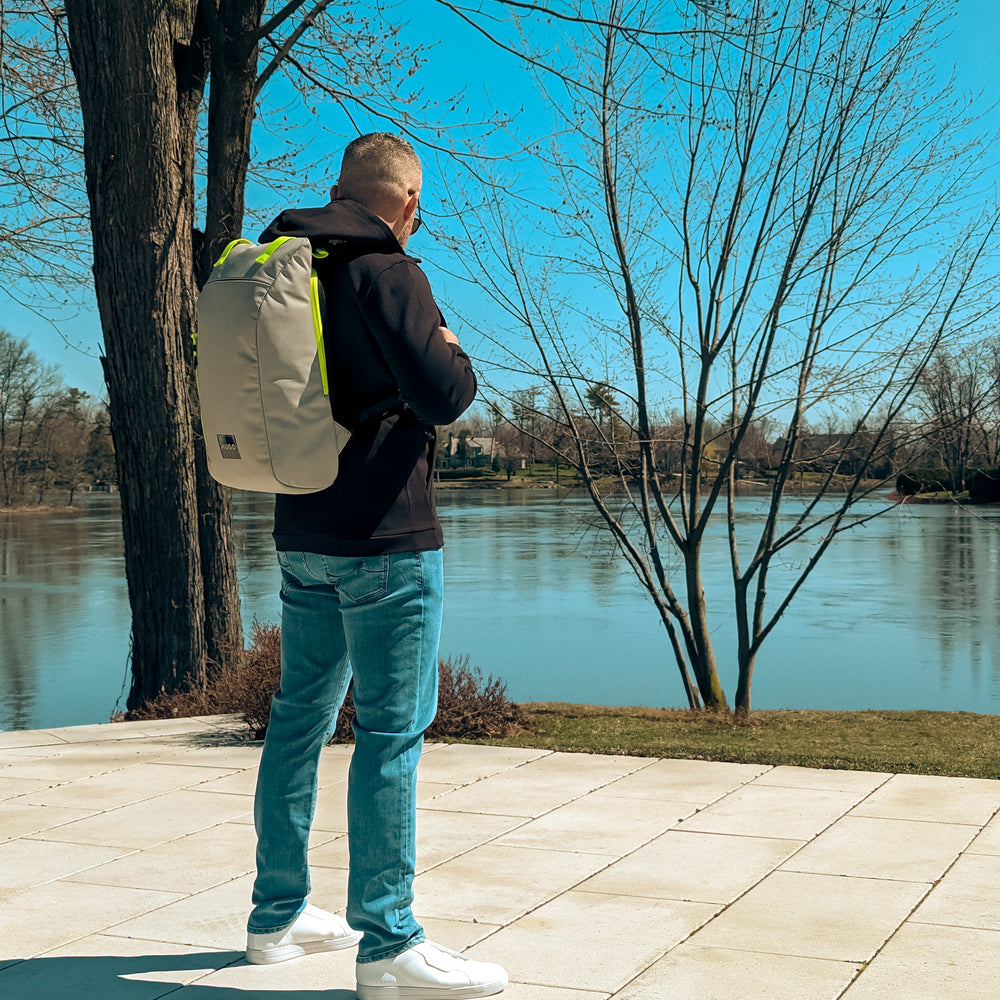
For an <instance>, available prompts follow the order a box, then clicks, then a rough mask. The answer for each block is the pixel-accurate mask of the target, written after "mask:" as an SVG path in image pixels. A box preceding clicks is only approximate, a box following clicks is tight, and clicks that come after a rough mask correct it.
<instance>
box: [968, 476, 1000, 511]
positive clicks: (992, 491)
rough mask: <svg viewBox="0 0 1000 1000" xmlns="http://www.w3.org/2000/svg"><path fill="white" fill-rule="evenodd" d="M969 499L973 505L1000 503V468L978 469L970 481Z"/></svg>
mask: <svg viewBox="0 0 1000 1000" xmlns="http://www.w3.org/2000/svg"><path fill="white" fill-rule="evenodd" d="M969 499H970V500H971V501H972V502H973V503H1000V468H997V469H990V470H987V469H977V470H976V472H975V474H974V475H973V476H972V478H971V479H970V480H969Z"/></svg>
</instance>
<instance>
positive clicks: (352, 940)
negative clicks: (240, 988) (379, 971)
mask: <svg viewBox="0 0 1000 1000" xmlns="http://www.w3.org/2000/svg"><path fill="white" fill-rule="evenodd" d="M361 938H362V935H361V934H360V933H358V934H352V935H350V936H349V937H339V938H327V939H326V940H324V941H306V942H304V943H303V944H285V945H282V946H281V947H280V948H248V949H247V952H246V958H247V961H248V962H249V963H250V964H251V965H276V964H277V963H278V962H288V961H290V960H291V959H293V958H301V957H302V956H303V955H313V954H315V953H316V952H320V951H344V949H346V948H354V947H355V946H356V945H358V944H360V943H361Z"/></svg>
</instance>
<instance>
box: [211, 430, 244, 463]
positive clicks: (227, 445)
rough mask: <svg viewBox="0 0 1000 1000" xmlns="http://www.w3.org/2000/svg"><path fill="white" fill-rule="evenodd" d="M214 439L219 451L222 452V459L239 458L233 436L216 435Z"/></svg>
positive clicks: (238, 450) (234, 436)
mask: <svg viewBox="0 0 1000 1000" xmlns="http://www.w3.org/2000/svg"><path fill="white" fill-rule="evenodd" d="M216 437H217V438H218V439H219V451H221V452H222V457H223V458H240V457H241V455H240V449H239V446H238V445H237V444H236V435H235V434H217V435H216Z"/></svg>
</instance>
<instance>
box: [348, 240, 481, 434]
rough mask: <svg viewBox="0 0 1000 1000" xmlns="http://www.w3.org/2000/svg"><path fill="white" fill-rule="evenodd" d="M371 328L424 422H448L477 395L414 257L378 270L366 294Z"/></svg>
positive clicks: (469, 367)
mask: <svg viewBox="0 0 1000 1000" xmlns="http://www.w3.org/2000/svg"><path fill="white" fill-rule="evenodd" d="M364 305H365V307H366V308H365V311H366V314H367V319H368V322H369V324H370V325H371V330H372V333H373V334H374V336H375V339H376V340H377V341H378V345H379V348H380V349H381V351H382V355H383V357H384V358H385V360H386V363H387V364H388V366H389V368H390V370H391V371H392V374H393V377H394V378H395V379H396V384H397V385H398V386H399V391H400V394H401V395H402V397H403V399H404V400H405V401H406V402H407V403H409V404H410V407H411V408H412V409H413V411H414V413H415V414H416V415H417V417H419V418H420V420H422V421H423V422H424V423H428V424H450V423H451V422H452V421H454V420H457V419H458V418H459V417H460V416H461V415H462V414H463V413H464V412H465V410H467V409H468V407H469V405H470V404H471V403H472V400H473V399H474V398H475V395H476V388H477V384H476V376H475V373H474V372H473V370H472V362H471V361H470V360H469V357H468V355H467V354H466V353H465V352H464V351H463V350H462V349H461V348H460V347H458V346H456V345H455V344H449V343H448V342H447V341H446V340H445V339H444V336H443V335H442V333H441V330H440V327H441V326H443V325H444V318H443V316H442V315H441V310H440V309H439V308H438V306H437V303H435V301H434V296H433V294H432V293H431V287H430V283H429V282H428V281H427V277H426V275H425V274H424V272H423V271H421V270H420V268H419V267H418V266H417V264H416V262H415V261H413V260H410V259H409V258H405V257H404V258H402V259H400V260H398V261H397V262H395V263H393V264H391V265H390V266H389V267H387V268H386V269H385V270H383V271H381V272H380V273H379V274H378V275H377V276H376V277H375V278H374V280H373V281H372V284H371V286H370V288H369V291H368V293H367V295H366V296H365V302H364Z"/></svg>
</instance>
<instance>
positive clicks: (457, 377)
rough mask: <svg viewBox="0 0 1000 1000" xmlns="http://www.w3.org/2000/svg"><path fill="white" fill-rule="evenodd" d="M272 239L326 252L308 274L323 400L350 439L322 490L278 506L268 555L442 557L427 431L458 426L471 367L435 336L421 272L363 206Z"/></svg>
mask: <svg viewBox="0 0 1000 1000" xmlns="http://www.w3.org/2000/svg"><path fill="white" fill-rule="evenodd" d="M278 236H306V237H308V238H309V240H310V241H311V242H312V245H313V249H314V251H316V250H318V251H320V252H322V251H326V253H327V256H321V257H319V258H316V259H315V266H316V272H317V274H318V276H319V279H320V282H321V284H322V286H323V289H324V291H325V293H326V321H325V323H324V331H325V334H324V339H325V343H326V360H327V372H328V374H329V380H330V396H331V400H332V401H333V410H334V416H335V417H336V419H337V420H338V421H339V422H340V423H341V424H343V425H344V426H346V427H348V428H349V429H350V430H351V432H352V437H351V440H350V442H349V443H348V444H347V447H346V448H345V449H344V451H343V452H342V453H341V456H340V472H339V474H338V476H337V480H336V482H334V484H333V485H332V486H330V487H329V488H328V489H325V490H322V491H321V492H319V493H307V494H295V495H289V494H279V495H278V496H277V497H276V500H275V513H274V539H275V544H276V546H277V548H278V550H279V551H301V552H319V553H322V554H324V555H334V556H364V555H379V554H382V553H386V552H417V551H421V550H425V549H436V548H440V547H441V544H442V534H441V524H440V522H439V521H438V518H437V515H436V513H435V511H434V495H433V468H434V453H435V434H434V425H435V424H449V423H451V422H452V421H453V420H457V419H458V418H459V417H460V416H461V414H462V413H463V412H464V411H465V410H466V409H467V408H468V406H469V404H470V403H471V402H472V400H473V398H474V396H475V394H476V377H475V374H474V373H473V371H472V365H471V363H470V361H469V358H468V357H467V355H466V354H465V353H464V352H463V351H462V350H461V349H460V348H459V347H457V346H455V345H454V344H449V343H448V342H447V341H446V340H445V339H444V336H443V335H442V334H441V332H440V330H439V329H438V328H439V327H441V326H444V325H445V322H444V317H443V316H442V315H441V311H440V309H438V307H437V304H436V303H435V302H434V296H433V295H432V294H431V288H430V285H429V283H428V281H427V278H426V276H425V275H424V273H423V271H421V270H420V267H419V262H418V261H417V260H416V259H415V258H413V257H408V256H406V254H405V253H404V252H403V250H402V248H401V247H400V245H399V242H398V241H397V240H396V237H395V236H394V235H393V233H392V230H391V229H390V228H389V227H388V225H386V223H384V222H383V221H382V220H381V219H379V218H377V217H376V216H374V215H372V214H371V213H370V212H369V211H368V210H367V209H366V208H364V206H362V205H360V204H359V203H357V202H354V201H349V200H346V199H341V200H338V201H334V202H331V203H330V204H329V205H327V206H325V207H324V208H305V209H292V210H289V211H286V212H282V213H281V215H279V216H278V218H277V219H275V220H274V222H272V223H271V224H270V225H269V226H268V227H267V229H265V230H264V232H263V233H262V234H261V237H260V241H261V242H262V243H268V242H270V241H271V240H273V239H275V238H276V237H278ZM373 407H374V408H375V411H376V412H375V415H374V416H369V417H365V413H366V411H369V410H370V409H371V408H373ZM386 407H389V409H388V411H387V412H386V410H385V408H386ZM359 418H361V419H359Z"/></svg>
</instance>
